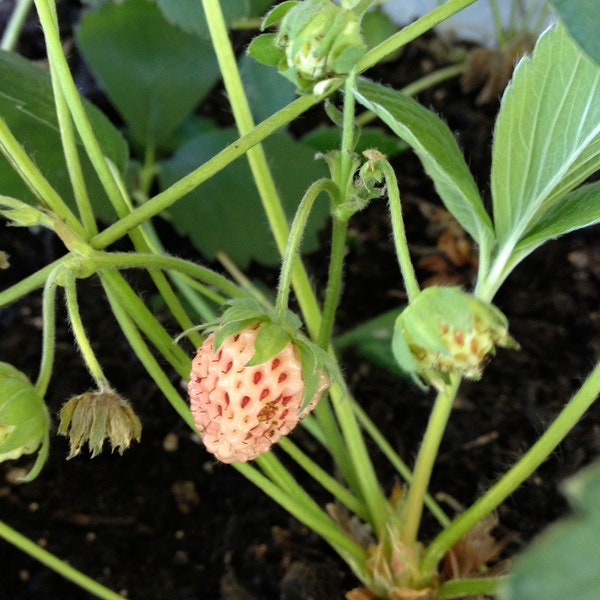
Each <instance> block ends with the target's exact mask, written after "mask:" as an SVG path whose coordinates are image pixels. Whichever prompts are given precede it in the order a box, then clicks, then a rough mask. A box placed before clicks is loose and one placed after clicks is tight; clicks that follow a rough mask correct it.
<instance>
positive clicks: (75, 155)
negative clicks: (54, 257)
mask: <svg viewBox="0 0 600 600" xmlns="http://www.w3.org/2000/svg"><path fill="white" fill-rule="evenodd" d="M50 72H51V74H52V90H53V93H54V103H55V104H56V115H57V117H58V125H59V128H60V140H61V143H62V147H63V153H64V155H65V163H66V165H67V170H68V172H69V178H70V180H71V188H72V189H73V196H74V197H75V203H76V204H77V209H78V211H79V218H80V219H81V222H82V224H83V227H84V228H85V230H86V232H87V234H88V235H87V236H86V239H87V238H89V237H91V236H93V235H96V234H97V233H98V227H97V226H96V219H95V217H94V211H93V209H92V205H91V203H90V198H89V196H88V193H87V187H86V184H85V178H84V176H83V170H82V168H81V161H80V160H79V152H78V151H77V141H76V139H75V132H74V131H73V121H72V120H71V115H70V113H69V107H68V106H67V102H66V100H65V96H64V94H63V92H62V89H61V86H60V81H59V80H58V75H57V74H56V70H55V69H53V68H52V67H51V68H50Z"/></svg>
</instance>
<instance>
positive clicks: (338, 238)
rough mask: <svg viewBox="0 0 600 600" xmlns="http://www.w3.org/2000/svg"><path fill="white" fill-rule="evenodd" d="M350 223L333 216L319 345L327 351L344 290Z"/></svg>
mask: <svg viewBox="0 0 600 600" xmlns="http://www.w3.org/2000/svg"><path fill="white" fill-rule="evenodd" d="M347 231H348V221H347V220H346V219H339V218H338V217H336V215H335V213H334V214H333V215H332V232H331V253H330V257H329V273H328V275H327V287H326V289H325V300H324V302H323V317H322V319H321V328H320V329H319V336H318V338H317V343H318V344H319V346H321V348H323V349H325V350H327V347H328V346H329V343H330V340H331V334H332V332H333V325H334V322H335V313H336V311H337V307H338V304H339V302H340V294H341V290H342V275H343V271H344V256H345V254H346V233H347Z"/></svg>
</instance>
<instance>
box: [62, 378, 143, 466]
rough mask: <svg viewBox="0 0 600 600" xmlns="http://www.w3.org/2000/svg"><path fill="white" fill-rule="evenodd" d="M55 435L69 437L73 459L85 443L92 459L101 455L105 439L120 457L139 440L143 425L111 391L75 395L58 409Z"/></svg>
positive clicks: (131, 410) (124, 402) (124, 401)
mask: <svg viewBox="0 0 600 600" xmlns="http://www.w3.org/2000/svg"><path fill="white" fill-rule="evenodd" d="M58 433H60V434H62V435H68V436H69V440H70V452H69V456H68V457H67V458H73V457H74V456H77V455H78V454H79V453H80V452H81V448H82V447H83V446H84V445H85V444H86V442H87V444H88V447H89V449H90V452H91V453H92V458H93V457H94V456H97V455H98V454H100V453H101V452H102V446H103V445H104V440H105V439H108V440H109V441H110V444H111V446H112V449H113V451H114V450H118V451H119V454H123V451H124V450H126V449H127V448H129V445H130V444H131V441H132V440H135V441H137V442H139V441H140V438H141V435H142V424H141V422H140V420H139V418H138V417H137V415H136V414H135V413H134V412H133V409H132V408H131V405H130V404H129V402H127V400H125V399H124V398H122V397H121V396H119V395H118V394H117V393H116V392H115V391H113V390H112V389H110V388H105V389H101V390H98V391H96V392H87V393H85V394H81V395H79V396H74V397H73V398H71V399H70V400H68V401H67V402H65V404H64V405H63V407H62V408H61V410H60V425H59V427H58Z"/></svg>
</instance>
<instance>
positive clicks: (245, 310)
mask: <svg viewBox="0 0 600 600" xmlns="http://www.w3.org/2000/svg"><path fill="white" fill-rule="evenodd" d="M228 305H229V308H227V310H225V312H224V313H223V315H222V317H221V323H227V322H228V321H240V320H242V319H249V318H251V317H254V316H257V317H261V316H263V315H265V314H266V312H265V308H264V307H263V306H262V305H261V303H260V302H259V301H258V300H256V299H255V298H250V297H245V298H234V299H233V300H230V301H229V302H228Z"/></svg>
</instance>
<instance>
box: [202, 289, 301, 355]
mask: <svg viewBox="0 0 600 600" xmlns="http://www.w3.org/2000/svg"><path fill="white" fill-rule="evenodd" d="M257 323H262V328H261V331H260V332H259V334H258V337H257V340H256V344H258V347H256V354H255V355H254V356H253V357H252V359H251V360H250V362H249V363H248V365H258V364H261V363H263V362H265V361H267V360H268V359H269V358H271V357H272V356H274V355H275V354H277V352H279V351H280V350H281V349H282V348H283V347H284V346H285V344H287V343H288V342H289V341H290V340H291V338H292V336H293V335H294V334H295V333H296V332H297V331H298V329H300V327H301V326H302V321H301V320H300V318H299V317H298V316H297V315H295V314H294V313H293V312H292V311H290V310H287V311H286V312H285V314H284V316H283V320H282V321H280V322H275V319H274V315H273V313H272V312H271V311H268V310H266V309H265V308H264V307H263V306H262V305H261V304H260V302H258V300H256V299H254V298H250V297H246V298H235V299H233V300H231V301H230V302H229V308H228V309H227V310H226V311H225V312H224V313H223V315H222V317H221V319H220V321H219V325H218V326H217V327H216V328H214V332H215V342H214V344H215V350H218V349H219V347H220V346H221V344H222V343H223V341H224V340H225V339H226V338H228V337H229V336H231V335H235V334H236V333H239V332H240V331H243V330H244V329H246V328H247V327H251V326H252V325H255V324H257ZM265 327H266V333H263V329H265ZM284 339H285V340H286V341H285V342H284V341H283V340H284ZM259 340H260V341H259ZM273 348H278V349H277V350H275V351H273ZM257 355H258V356H257Z"/></svg>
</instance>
